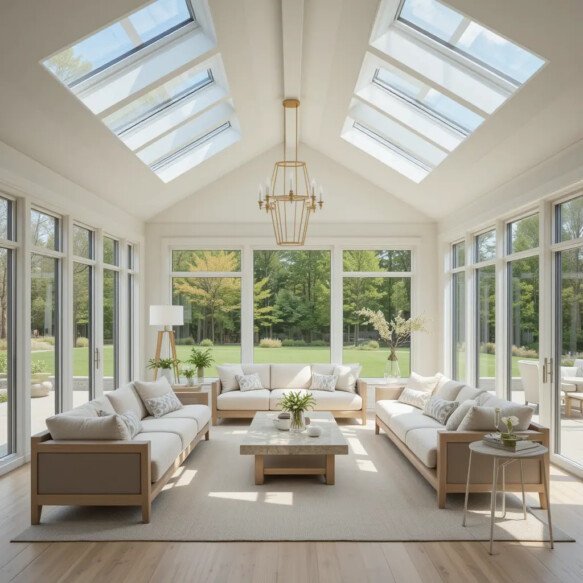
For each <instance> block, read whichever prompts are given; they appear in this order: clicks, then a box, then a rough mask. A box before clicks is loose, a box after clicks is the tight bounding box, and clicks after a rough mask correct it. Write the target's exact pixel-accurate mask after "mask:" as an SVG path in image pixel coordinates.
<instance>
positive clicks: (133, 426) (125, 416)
mask: <svg viewBox="0 0 583 583" xmlns="http://www.w3.org/2000/svg"><path fill="white" fill-rule="evenodd" d="M119 418H120V419H121V420H122V421H123V422H124V424H125V426H126V427H127V428H128V431H129V432H130V439H133V438H134V437H135V436H136V435H137V434H138V433H141V432H142V422H141V421H140V420H139V419H138V416H137V415H136V414H135V413H134V412H133V411H126V412H125V413H122V414H121V415H119Z"/></svg>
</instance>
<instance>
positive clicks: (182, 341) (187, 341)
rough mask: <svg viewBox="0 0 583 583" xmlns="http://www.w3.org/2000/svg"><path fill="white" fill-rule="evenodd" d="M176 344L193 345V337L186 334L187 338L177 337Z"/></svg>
mask: <svg viewBox="0 0 583 583" xmlns="http://www.w3.org/2000/svg"><path fill="white" fill-rule="evenodd" d="M176 344H178V346H194V338H192V337H191V336H188V338H178V339H177V340H176Z"/></svg>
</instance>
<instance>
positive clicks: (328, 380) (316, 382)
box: [310, 372, 338, 391]
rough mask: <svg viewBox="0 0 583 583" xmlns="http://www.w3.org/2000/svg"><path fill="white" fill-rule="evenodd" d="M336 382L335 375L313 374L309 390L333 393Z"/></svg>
mask: <svg viewBox="0 0 583 583" xmlns="http://www.w3.org/2000/svg"><path fill="white" fill-rule="evenodd" d="M337 382H338V377H337V376H336V375H333V374H331V375H328V374H320V373H317V372H313V373H312V385H311V386H310V389H311V390H312V391H333V390H334V389H335V388H336V383H337Z"/></svg>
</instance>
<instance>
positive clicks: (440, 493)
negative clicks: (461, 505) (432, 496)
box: [437, 488, 447, 508]
mask: <svg viewBox="0 0 583 583" xmlns="http://www.w3.org/2000/svg"><path fill="white" fill-rule="evenodd" d="M446 496H447V494H446V493H445V490H443V489H441V488H440V489H438V490H437V507H438V508H445V500H446Z"/></svg>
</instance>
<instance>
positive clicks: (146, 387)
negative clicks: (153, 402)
mask: <svg viewBox="0 0 583 583" xmlns="http://www.w3.org/2000/svg"><path fill="white" fill-rule="evenodd" d="M134 388H135V389H136V392H137V393H138V395H139V396H140V399H142V401H143V402H144V403H145V402H146V401H147V400H148V399H155V398H156V397H163V396H164V395H165V394H166V393H169V392H170V391H171V390H172V386H171V385H170V383H169V382H168V379H167V378H165V377H160V378H159V379H158V380H155V381H150V382H147V381H134ZM146 408H147V407H146Z"/></svg>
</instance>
